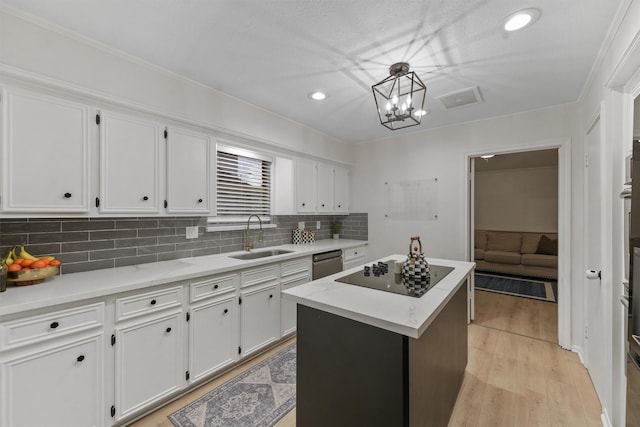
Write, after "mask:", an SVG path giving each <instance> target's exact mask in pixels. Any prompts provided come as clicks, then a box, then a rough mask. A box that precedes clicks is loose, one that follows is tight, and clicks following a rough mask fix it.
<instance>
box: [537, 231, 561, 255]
mask: <svg viewBox="0 0 640 427" xmlns="http://www.w3.org/2000/svg"><path fill="white" fill-rule="evenodd" d="M536 253H537V254H542V255H556V256H557V255H558V239H550V238H548V237H547V236H542V237H540V243H538V249H537V250H536Z"/></svg>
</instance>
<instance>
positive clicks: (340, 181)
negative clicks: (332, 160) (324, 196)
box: [333, 166, 349, 213]
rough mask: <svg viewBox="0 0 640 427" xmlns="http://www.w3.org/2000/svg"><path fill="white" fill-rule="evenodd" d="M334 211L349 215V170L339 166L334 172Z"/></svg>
mask: <svg viewBox="0 0 640 427" xmlns="http://www.w3.org/2000/svg"><path fill="white" fill-rule="evenodd" d="M333 211H334V212H335V213H349V170H347V169H345V168H342V167H339V166H336V167H335V168H334V170H333Z"/></svg>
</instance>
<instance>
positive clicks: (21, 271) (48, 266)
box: [0, 246, 60, 285]
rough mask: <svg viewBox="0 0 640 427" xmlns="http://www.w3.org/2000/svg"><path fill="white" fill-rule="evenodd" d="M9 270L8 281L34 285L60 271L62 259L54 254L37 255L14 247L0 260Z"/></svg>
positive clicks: (22, 247)
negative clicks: (58, 258)
mask: <svg viewBox="0 0 640 427" xmlns="http://www.w3.org/2000/svg"><path fill="white" fill-rule="evenodd" d="M0 262H1V263H2V264H3V265H4V267H5V269H6V270H7V282H12V283H14V284H15V285H34V284H36V283H42V282H44V280H45V279H46V278H48V277H51V276H55V275H56V274H58V273H59V272H60V261H59V260H57V259H56V258H55V257H54V256H43V257H36V256H33V255H31V254H30V253H29V252H27V251H26V249H25V248H24V246H21V247H20V249H17V248H16V247H13V248H11V249H9V252H8V253H7V254H6V255H5V256H4V257H3V258H2V260H1V261H0Z"/></svg>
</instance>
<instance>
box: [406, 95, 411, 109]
mask: <svg viewBox="0 0 640 427" xmlns="http://www.w3.org/2000/svg"><path fill="white" fill-rule="evenodd" d="M407 105H408V106H409V107H411V95H407Z"/></svg>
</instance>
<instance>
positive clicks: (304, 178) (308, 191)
mask: <svg viewBox="0 0 640 427" xmlns="http://www.w3.org/2000/svg"><path fill="white" fill-rule="evenodd" d="M296 211H297V212H315V211H316V163H315V162H312V161H310V160H304V159H297V160H296Z"/></svg>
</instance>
